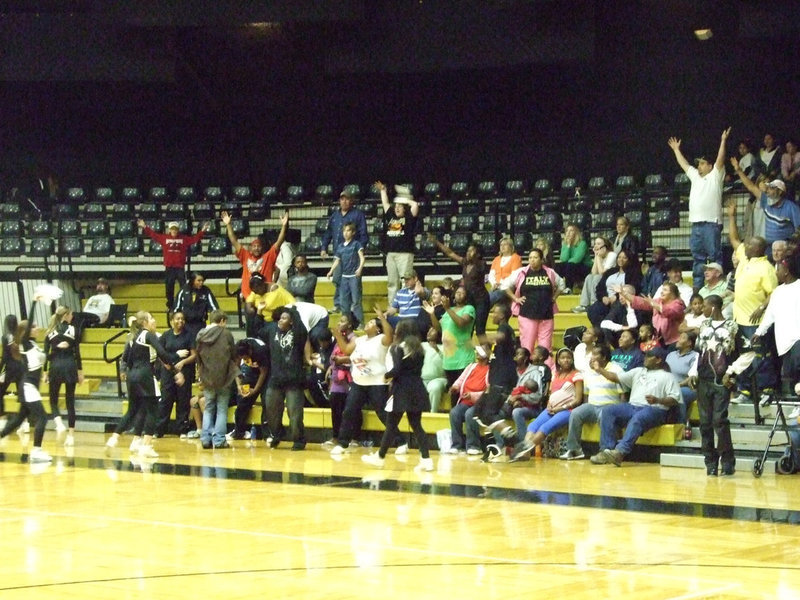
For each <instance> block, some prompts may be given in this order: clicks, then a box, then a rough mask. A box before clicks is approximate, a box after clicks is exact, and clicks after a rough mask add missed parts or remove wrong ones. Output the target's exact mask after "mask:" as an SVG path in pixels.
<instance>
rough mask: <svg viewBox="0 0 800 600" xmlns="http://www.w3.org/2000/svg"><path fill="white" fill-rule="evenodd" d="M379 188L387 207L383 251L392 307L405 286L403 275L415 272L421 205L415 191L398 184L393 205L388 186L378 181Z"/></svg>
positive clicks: (384, 220)
mask: <svg viewBox="0 0 800 600" xmlns="http://www.w3.org/2000/svg"><path fill="white" fill-rule="evenodd" d="M375 186H376V187H377V188H378V189H379V190H380V192H381V204H382V205H383V252H384V254H385V255H386V283H387V289H388V296H389V302H388V303H389V305H390V306H391V305H392V302H393V301H394V298H395V294H396V293H397V290H398V289H399V288H400V286H401V284H402V282H401V281H400V276H401V275H404V274H405V273H408V272H410V271H412V270H413V269H414V252H416V247H415V245H414V235H415V234H416V232H417V216H418V215H419V204H418V203H417V201H416V200H414V196H413V195H412V194H411V190H409V189H408V188H407V187H405V186H402V185H396V186H394V191H395V198H394V206H392V203H390V202H389V194H387V193H386V186H385V185H384V184H383V183H381V182H380V181H376V182H375Z"/></svg>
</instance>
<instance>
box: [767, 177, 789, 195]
mask: <svg viewBox="0 0 800 600" xmlns="http://www.w3.org/2000/svg"><path fill="white" fill-rule="evenodd" d="M767 187H771V188H777V189H779V190H780V191H782V192H785V191H786V184H785V183H783V181H781V180H780V179H774V180H772V181H770V182H769V183H768V184H767Z"/></svg>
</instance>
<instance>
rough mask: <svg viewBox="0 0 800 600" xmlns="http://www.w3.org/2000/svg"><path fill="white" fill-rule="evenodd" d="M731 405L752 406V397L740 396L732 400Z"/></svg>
mask: <svg viewBox="0 0 800 600" xmlns="http://www.w3.org/2000/svg"><path fill="white" fill-rule="evenodd" d="M731 404H750V396H747V395H745V394H739V395H738V396H735V397H733V398H731Z"/></svg>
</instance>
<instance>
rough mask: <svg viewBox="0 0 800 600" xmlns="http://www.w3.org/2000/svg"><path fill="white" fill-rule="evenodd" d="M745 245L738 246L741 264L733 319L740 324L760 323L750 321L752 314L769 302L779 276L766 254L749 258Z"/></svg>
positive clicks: (737, 255) (737, 278)
mask: <svg viewBox="0 0 800 600" xmlns="http://www.w3.org/2000/svg"><path fill="white" fill-rule="evenodd" d="M744 246H745V245H744V244H739V247H738V248H736V257H737V258H738V259H739V266H738V267H737V268H736V287H735V289H734V292H733V319H734V320H735V321H736V323H737V324H738V325H758V322H757V323H751V322H750V315H751V314H752V313H753V311H754V310H756V309H757V308H758V307H759V306H762V305H765V304H766V303H767V299H768V298H769V296H770V294H771V293H772V290H774V289H775V288H776V287H778V276H777V275H776V273H775V267H773V266H772V264H771V263H770V262H769V260H767V257H766V256H758V257H755V258H750V259H748V258H747V257H746V256H745V253H744ZM759 322H760V319H759Z"/></svg>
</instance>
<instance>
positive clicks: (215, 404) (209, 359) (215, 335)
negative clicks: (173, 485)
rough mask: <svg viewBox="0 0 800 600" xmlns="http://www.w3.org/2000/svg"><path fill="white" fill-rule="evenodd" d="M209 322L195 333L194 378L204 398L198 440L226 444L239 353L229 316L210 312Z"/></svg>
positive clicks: (219, 445)
mask: <svg viewBox="0 0 800 600" xmlns="http://www.w3.org/2000/svg"><path fill="white" fill-rule="evenodd" d="M209 321H210V323H209V324H208V326H207V327H206V328H204V329H203V330H202V331H200V333H198V334H197V379H198V381H199V383H200V389H201V390H202V391H203V397H204V398H205V407H204V408H203V431H202V433H201V434H200V441H201V443H202V444H203V448H205V449H206V450H208V449H210V448H212V447H213V448H229V447H230V445H229V444H228V441H227V440H226V439H225V434H226V433H227V432H228V405H229V404H230V400H231V384H232V383H233V382H234V380H235V379H236V376H237V375H238V374H239V356H238V354H237V353H236V342H234V340H233V335H232V334H231V332H230V330H229V329H228V327H227V325H228V316H227V315H226V314H225V313H224V312H223V311H221V310H215V311H214V312H212V313H211V314H210V315H209Z"/></svg>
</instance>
